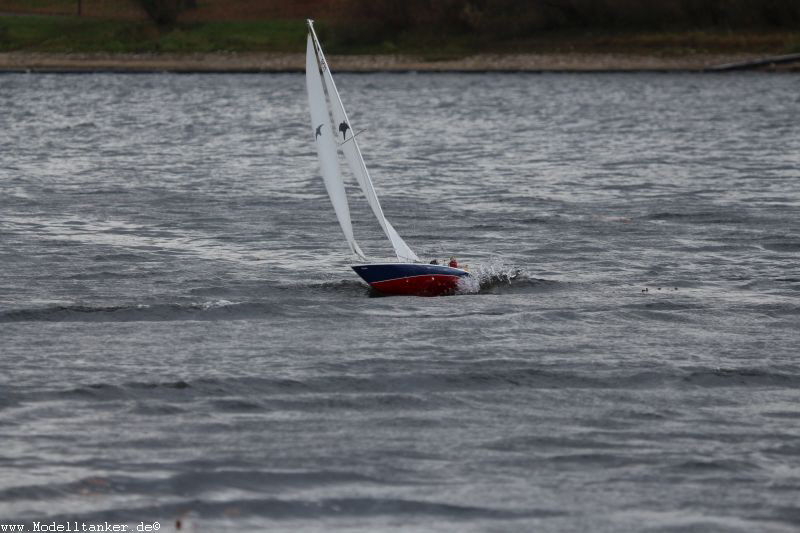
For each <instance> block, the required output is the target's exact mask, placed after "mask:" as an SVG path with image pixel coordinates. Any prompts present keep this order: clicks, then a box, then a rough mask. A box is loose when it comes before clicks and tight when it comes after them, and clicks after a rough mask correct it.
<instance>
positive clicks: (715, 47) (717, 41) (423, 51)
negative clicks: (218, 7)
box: [0, 15, 800, 60]
mask: <svg viewBox="0 0 800 533" xmlns="http://www.w3.org/2000/svg"><path fill="white" fill-rule="evenodd" d="M318 31H319V32H320V34H321V37H322V38H323V40H324V41H325V44H326V48H327V50H328V51H329V52H331V53H337V54H413V55H419V56H422V57H426V58H429V59H433V60H435V59H438V58H442V59H448V58H457V57H464V56H468V55H472V54H478V53H501V54H502V53H573V52H574V53H587V52H591V53H622V54H648V55H663V56H680V55H690V54H696V53H754V54H765V55H769V54H784V53H793V52H800V31H798V30H771V31H763V30H761V31H757V30H740V31H722V30H714V29H712V30H704V31H699V30H691V31H665V30H662V31H653V30H651V31H634V30H622V29H616V30H608V29H572V30H570V29H553V30H539V31H533V32H530V33H528V34H525V35H517V36H513V37H508V38H494V39H486V38H485V36H484V35H481V34H477V33H475V32H473V31H466V30H463V29H459V28H448V29H442V30H434V29H431V28H429V27H426V26H419V27H416V26H414V27H408V28H398V29H395V30H392V31H387V32H386V33H385V34H384V35H382V36H381V37H380V38H376V37H375V36H373V35H370V34H366V35H365V36H364V37H363V38H361V39H359V38H355V37H354V33H353V30H352V28H348V27H343V26H341V25H340V24H326V23H325V22H324V21H321V22H320V23H319V27H318ZM304 49H305V21H304V20H303V19H301V18H290V19H285V18H284V19H256V20H205V21H202V20H196V21H189V22H182V23H178V24H176V25H174V26H172V27H159V26H156V25H155V24H153V23H151V22H149V21H148V20H146V19H108V18H93V17H77V16H45V15H23V16H0V51H1V52H13V51H22V52H38V53H206V52H302V51H303V50H304Z"/></svg>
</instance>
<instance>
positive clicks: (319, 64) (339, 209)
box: [306, 20, 469, 296]
mask: <svg viewBox="0 0 800 533" xmlns="http://www.w3.org/2000/svg"><path fill="white" fill-rule="evenodd" d="M306 88H307V89H308V103H309V108H310V111H311V128H312V132H313V135H314V143H315V144H316V146H317V155H318V156H319V163H320V167H321V170H322V179H323V180H324V182H325V188H326V189H327V191H328V196H330V199H331V203H332V204H333V209H334V211H335V212H336V218H337V219H338V220H339V225H340V226H341V227H342V232H343V233H344V236H345V239H346V240H347V244H348V245H349V246H350V250H351V251H352V252H353V254H355V255H356V256H357V257H358V258H359V260H361V261H364V262H365V263H363V264H357V265H353V266H352V269H353V270H354V271H355V272H356V274H358V275H359V276H361V278H362V279H363V280H364V281H366V282H367V283H368V284H369V285H370V286H371V287H373V288H374V289H376V290H378V291H379V292H382V293H384V294H409V295H420V296H437V295H441V294H452V293H453V292H455V290H456V287H457V284H458V280H459V278H461V277H464V276H468V275H469V273H468V272H467V271H466V270H462V269H460V268H452V267H449V266H443V265H431V264H423V263H420V262H419V258H418V257H417V255H416V254H415V253H414V252H413V251H412V250H411V248H409V246H408V245H407V244H406V242H405V241H404V240H403V239H402V237H400V235H398V233H397V231H395V229H394V227H393V226H392V225H391V224H390V223H389V221H388V220H386V217H385V216H384V214H383V209H382V208H381V204H380V202H379V201H378V196H377V194H376V193H375V188H374V187H373V186H372V180H371V178H370V176H369V172H368V171H367V167H366V165H365V164H364V158H363V157H362V156H361V150H360V149H359V147H358V141H357V140H356V136H355V135H356V134H355V132H354V130H353V127H352V124H351V123H350V121H349V120H348V118H347V113H346V112H345V110H344V106H343V105H342V100H341V98H339V92H338V91H337V90H336V84H335V83H334V81H333V77H332V76H331V72H330V69H329V68H328V64H327V63H326V61H325V56H324V54H323V53H322V47H321V46H320V44H319V40H318V39H317V35H316V33H315V32H314V24H313V21H311V20H309V21H308V43H307V47H306ZM326 93H327V98H326V97H325V94H326ZM331 116H332V117H333V122H331ZM337 145H338V147H339V148H340V149H341V150H342V153H343V154H344V157H345V160H346V161H347V166H348V167H349V168H350V171H351V172H352V173H353V175H354V176H355V178H356V181H358V184H359V186H360V187H361V190H362V192H363V193H364V196H365V197H366V199H367V203H368V204H369V206H370V207H371V208H372V212H373V214H374V215H375V218H377V219H378V223H379V224H380V226H381V228H382V229H383V232H384V233H385V234H386V237H387V238H388V239H389V242H390V243H391V245H392V248H394V253H395V255H396V256H397V260H398V262H396V263H367V262H366V261H367V257H366V256H365V255H364V252H362V250H361V247H360V246H359V245H358V243H357V242H356V240H355V237H354V235H353V227H352V224H351V221H350V208H349V205H348V203H347V195H346V193H345V188H344V182H343V181H342V176H341V173H340V169H339V157H338V154H337V152H336V148H337Z"/></svg>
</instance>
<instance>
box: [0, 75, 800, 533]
mask: <svg viewBox="0 0 800 533" xmlns="http://www.w3.org/2000/svg"><path fill="white" fill-rule="evenodd" d="M337 80H338V83H339V89H340V91H341V93H342V96H343V99H344V101H345V105H346V106H347V107H348V109H349V112H350V118H351V120H352V123H353V127H354V128H355V130H356V131H358V130H360V129H364V128H366V131H364V132H363V133H362V134H361V135H360V136H359V142H360V144H361V148H362V151H363V152H364V155H365V159H366V162H367V165H368V167H369V168H370V170H371V172H372V175H373V179H374V181H375V186H376V189H377V191H378V194H379V196H380V198H381V200H382V202H383V207H384V210H385V212H386V214H387V216H388V218H389V219H390V220H391V221H392V223H393V224H394V226H395V228H396V229H397V230H398V232H399V233H400V234H401V235H402V236H403V237H404V238H405V239H406V241H407V242H408V243H409V245H410V246H411V247H412V248H413V249H414V250H415V251H417V253H418V254H419V255H420V257H423V258H425V259H426V260H428V259H430V258H433V257H438V258H440V259H441V258H445V257H449V256H450V255H456V256H457V257H458V258H459V260H460V261H461V262H462V263H467V264H468V265H469V268H470V270H471V271H472V272H473V273H474V275H475V279H476V280H477V281H478V282H479V285H478V284H475V286H473V287H471V288H465V290H464V293H462V294H459V295H456V296H451V297H442V298H414V297H375V296H376V295H375V294H372V293H370V291H369V290H368V288H367V287H366V285H364V284H363V282H361V281H360V280H359V279H358V278H357V277H356V276H355V274H353V273H352V271H351V270H350V269H349V267H348V265H349V264H350V262H351V261H352V258H351V257H349V256H348V253H347V246H346V244H345V242H344V239H343V237H342V235H341V231H340V229H339V227H338V225H337V223H336V219H335V217H334V214H333V210H332V208H331V206H330V202H329V200H328V198H327V196H326V194H325V190H324V187H323V184H322V181H321V179H320V178H319V168H318V164H317V161H316V155H315V152H314V147H313V142H312V140H313V131H312V129H311V126H310V124H309V122H308V111H307V102H306V97H305V85H304V80H303V77H302V76H301V75H294V74H287V75H267V74H265V75H172V74H152V75H120V74H100V75H36V74H7V75H3V76H0V111H2V114H0V153H2V159H0V365H2V366H0V370H1V372H0V439H1V440H0V524H25V527H26V528H28V529H31V528H32V527H33V526H32V524H33V523H34V522H41V523H46V524H51V523H53V524H68V523H69V522H70V521H75V522H78V526H79V527H80V525H81V523H86V524H94V523H102V522H104V521H106V522H109V523H111V524H126V525H129V526H130V527H134V526H136V525H137V524H139V523H146V524H152V523H153V522H156V521H158V522H159V525H160V530H161V531H173V530H175V529H176V528H177V525H178V524H176V521H180V524H179V525H180V528H181V531H189V530H191V531H293V532H317V531H319V532H323V531H357V532H375V531H421V532H432V531H442V532H452V531H464V532H477V531H480V532H506V531H508V532H519V531H540V532H564V531H590V532H619V531H647V532H677V531H703V532H709V531H711V532H713V531H724V532H753V531H759V532H788V531H797V530H798V529H800V408H799V407H798V402H800V362H799V360H798V351H799V350H798V346H800V264H799V260H800V217H799V215H800V77H798V76H796V75H779V74H774V75H772V74H770V75H763V74H761V75H758V74H724V75H697V74H694V75H692V74H624V75H611V74H587V75H531V74H480V75H463V74H452V75H449V74H435V75H433V74H370V75H341V76H338V78H337ZM349 187H351V192H353V193H354V196H355V195H356V194H357V193H358V191H357V189H356V187H355V185H349ZM351 210H352V212H353V218H354V226H355V229H356V238H357V239H358V240H359V242H360V243H361V245H362V247H363V248H364V249H365V251H367V252H368V253H370V254H371V255H373V256H375V257H385V256H386V255H388V254H389V253H390V250H389V248H388V244H387V241H386V240H385V238H384V237H383V236H382V234H381V233H380V229H379V227H378V225H377V223H376V222H375V221H374V219H373V218H372V215H371V214H370V212H369V210H368V207H367V206H366V205H365V202H363V201H360V199H358V198H354V199H353V200H352V201H351ZM645 289H646V291H645ZM129 530H130V529H129Z"/></svg>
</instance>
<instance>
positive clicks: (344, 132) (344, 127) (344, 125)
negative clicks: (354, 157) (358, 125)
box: [339, 121, 350, 140]
mask: <svg viewBox="0 0 800 533" xmlns="http://www.w3.org/2000/svg"><path fill="white" fill-rule="evenodd" d="M349 129H350V126H348V125H347V122H344V121H342V123H341V124H339V131H341V132H342V140H344V139H345V138H346V137H347V130H349Z"/></svg>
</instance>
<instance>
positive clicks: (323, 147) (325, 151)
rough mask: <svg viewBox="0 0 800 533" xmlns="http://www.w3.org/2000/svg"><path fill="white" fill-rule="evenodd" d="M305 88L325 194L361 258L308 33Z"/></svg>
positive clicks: (320, 79) (362, 256)
mask: <svg viewBox="0 0 800 533" xmlns="http://www.w3.org/2000/svg"><path fill="white" fill-rule="evenodd" d="M306 89H307V90H308V106H309V109H310V110H311V127H312V128H313V130H314V138H315V140H316V145H317V155H318V156H319V164H320V167H321V168H322V179H323V181H324V182H325V188H326V189H327V190H328V196H330V198H331V203H332V204H333V210H334V211H335V212H336V218H338V219H339V225H340V226H341V227H342V232H343V233H344V237H345V239H347V244H349V245H350V249H351V250H352V251H353V253H354V254H356V255H357V256H359V257H360V258H362V259H364V258H365V257H364V253H363V252H362V251H361V248H359V246H358V243H357V242H356V239H355V237H353V226H352V225H351V223H350V207H349V206H348V205H347V195H346V193H345V190H344V183H343V182H342V176H341V174H340V173H339V160H338V156H337V155H336V142H335V141H334V140H333V129H332V128H331V124H330V120H331V118H330V114H329V113H328V109H327V107H326V105H325V93H324V90H323V88H322V78H321V77H320V75H319V67H318V65H317V56H316V54H315V53H314V43H313V42H312V39H311V35H309V36H308V43H307V45H306Z"/></svg>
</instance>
